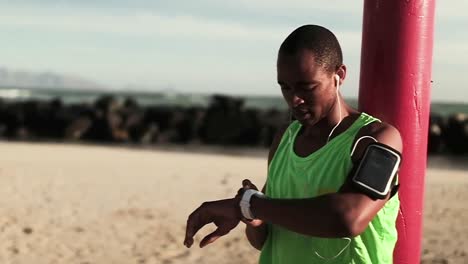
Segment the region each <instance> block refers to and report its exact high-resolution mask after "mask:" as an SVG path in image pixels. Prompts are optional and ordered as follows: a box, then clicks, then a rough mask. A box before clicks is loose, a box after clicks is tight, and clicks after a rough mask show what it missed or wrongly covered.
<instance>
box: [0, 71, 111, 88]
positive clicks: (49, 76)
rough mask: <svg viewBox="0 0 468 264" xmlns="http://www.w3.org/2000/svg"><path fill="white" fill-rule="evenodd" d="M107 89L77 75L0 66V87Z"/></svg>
mask: <svg viewBox="0 0 468 264" xmlns="http://www.w3.org/2000/svg"><path fill="white" fill-rule="evenodd" d="M1 87H4V88H37V89H76V90H107V89H109V88H108V87H105V86H103V85H101V84H98V83H96V82H94V81H91V80H87V79H84V78H81V77H77V76H69V75H63V74H58V73H53V72H40V73H36V72H27V71H17V70H14V71H13V70H9V69H7V68H5V67H0V88H1Z"/></svg>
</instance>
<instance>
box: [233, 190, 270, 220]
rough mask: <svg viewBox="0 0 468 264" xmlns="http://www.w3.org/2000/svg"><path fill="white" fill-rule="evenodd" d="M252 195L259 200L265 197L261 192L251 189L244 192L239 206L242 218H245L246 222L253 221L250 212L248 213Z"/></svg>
mask: <svg viewBox="0 0 468 264" xmlns="http://www.w3.org/2000/svg"><path fill="white" fill-rule="evenodd" d="M252 195H255V196H257V197H259V198H263V197H265V195H264V194H263V193H262V192H259V191H257V190H253V189H248V190H246V191H245V192H244V194H243V195H242V199H241V201H240V203H239V206H240V209H241V213H242V216H243V217H245V218H246V219H247V220H253V219H255V217H254V215H253V214H252V211H250V199H252Z"/></svg>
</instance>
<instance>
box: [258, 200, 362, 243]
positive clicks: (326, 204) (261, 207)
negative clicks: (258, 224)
mask: <svg viewBox="0 0 468 264" xmlns="http://www.w3.org/2000/svg"><path fill="white" fill-rule="evenodd" d="M347 195H353V194H341V193H340V194H327V195H322V196H318V197H315V198H310V199H263V198H258V197H252V200H251V210H252V212H253V214H254V215H255V217H256V218H258V219H261V220H263V221H265V222H268V223H271V224H275V225H278V226H282V227H284V228H286V229H289V230H291V231H294V232H297V233H300V234H304V235H309V236H317V237H329V238H334V237H348V236H355V235H357V234H356V230H355V229H354V223H355V221H354V220H353V219H350V218H352V217H353V205H352V204H350V203H349V202H348V201H347V197H346V196H347Z"/></svg>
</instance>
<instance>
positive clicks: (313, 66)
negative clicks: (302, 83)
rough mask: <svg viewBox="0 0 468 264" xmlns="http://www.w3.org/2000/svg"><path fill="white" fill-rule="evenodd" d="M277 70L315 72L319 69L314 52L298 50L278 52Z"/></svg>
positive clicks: (279, 71)
mask: <svg viewBox="0 0 468 264" xmlns="http://www.w3.org/2000/svg"><path fill="white" fill-rule="evenodd" d="M277 63H278V64H277V70H278V73H279V74H280V73H281V72H284V73H286V72H289V73H291V72H295V73H306V74H314V75H315V73H316V72H317V71H319V68H320V66H318V65H317V63H316V61H315V57H314V55H313V54H312V52H307V51H306V52H297V53H295V54H281V53H280V54H278V62H277Z"/></svg>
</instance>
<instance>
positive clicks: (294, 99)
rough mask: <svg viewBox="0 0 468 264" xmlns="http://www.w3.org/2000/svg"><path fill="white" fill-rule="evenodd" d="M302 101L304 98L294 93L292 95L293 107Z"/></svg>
mask: <svg viewBox="0 0 468 264" xmlns="http://www.w3.org/2000/svg"><path fill="white" fill-rule="evenodd" d="M303 103H304V100H303V99H302V98H300V97H299V96H297V95H296V94H294V95H293V97H292V106H293V107H297V106H299V105H301V104H303Z"/></svg>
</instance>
